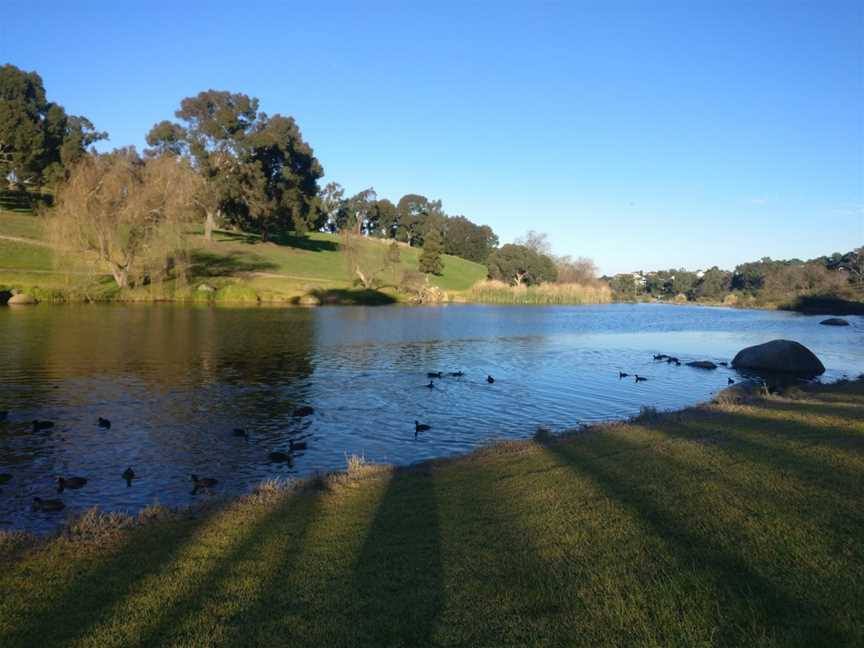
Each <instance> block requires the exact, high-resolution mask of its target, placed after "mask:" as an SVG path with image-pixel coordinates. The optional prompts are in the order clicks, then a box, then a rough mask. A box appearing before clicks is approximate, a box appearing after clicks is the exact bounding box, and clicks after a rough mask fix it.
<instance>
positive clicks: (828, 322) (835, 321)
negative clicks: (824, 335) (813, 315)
mask: <svg viewBox="0 0 864 648" xmlns="http://www.w3.org/2000/svg"><path fill="white" fill-rule="evenodd" d="M819 323H820V324H822V325H823V326H849V322H847V321H846V320H845V319H843V318H842V317H829V318H828V319H824V320H822V321H821V322H819Z"/></svg>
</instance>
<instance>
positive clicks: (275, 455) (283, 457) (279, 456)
mask: <svg viewBox="0 0 864 648" xmlns="http://www.w3.org/2000/svg"><path fill="white" fill-rule="evenodd" d="M267 457H268V458H269V459H270V461H274V462H277V463H282V462H285V461H287V462H289V463H290V462H291V455H290V454H288V453H286V452H279V451H278V450H276V451H273V452H271V453H270V454H268V455H267Z"/></svg>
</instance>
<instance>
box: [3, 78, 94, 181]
mask: <svg viewBox="0 0 864 648" xmlns="http://www.w3.org/2000/svg"><path fill="white" fill-rule="evenodd" d="M107 137H108V134H107V133H102V132H98V131H96V129H95V128H94V126H93V123H92V122H91V121H90V120H89V119H87V118H86V117H82V116H79V115H68V114H67V113H66V111H65V109H64V108H63V106H61V105H59V104H57V103H53V102H51V101H48V99H47V95H46V93H45V87H44V85H43V83H42V77H40V76H39V75H38V74H37V73H36V72H24V71H23V70H20V69H19V68H17V67H15V66H14V65H8V64H7V65H3V66H2V67H0V177H3V178H5V179H6V180H7V181H9V182H11V183H12V184H17V185H23V186H26V185H34V186H39V185H42V184H44V183H49V184H56V183H58V182H60V181H62V180H64V179H65V178H66V177H67V176H68V174H69V171H70V170H71V169H72V167H73V166H74V165H75V163H76V162H78V161H79V160H80V159H81V157H82V156H83V155H84V153H85V151H86V150H87V149H88V147H90V146H91V145H93V144H94V143H95V142H97V141H99V140H102V139H106V138H107Z"/></svg>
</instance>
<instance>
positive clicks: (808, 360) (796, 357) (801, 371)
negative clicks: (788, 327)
mask: <svg viewBox="0 0 864 648" xmlns="http://www.w3.org/2000/svg"><path fill="white" fill-rule="evenodd" d="M732 366H733V367H735V368H736V369H750V370H752V371H757V372H758V371H761V372H769V373H790V374H797V375H802V376H818V375H820V374H823V373H825V366H824V365H823V364H822V362H820V360H819V358H817V357H816V355H815V354H814V353H813V352H812V351H811V350H810V349H808V348H807V347H805V346H804V345H803V344H800V343H798V342H795V341H794V340H771V341H770V342H765V344H757V345H756V346H751V347H747V348H746V349H741V351H739V352H738V353H737V354H736V355H735V357H734V358H733V359H732Z"/></svg>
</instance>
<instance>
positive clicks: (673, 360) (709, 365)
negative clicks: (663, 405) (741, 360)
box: [618, 353, 735, 385]
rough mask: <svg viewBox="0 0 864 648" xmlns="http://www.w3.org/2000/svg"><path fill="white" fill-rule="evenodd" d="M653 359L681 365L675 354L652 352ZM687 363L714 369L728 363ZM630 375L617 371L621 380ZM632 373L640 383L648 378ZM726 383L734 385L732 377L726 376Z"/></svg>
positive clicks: (705, 361) (692, 365)
mask: <svg viewBox="0 0 864 648" xmlns="http://www.w3.org/2000/svg"><path fill="white" fill-rule="evenodd" d="M654 360H655V361H658V362H665V363H666V364H670V365H675V366H676V367H680V366H681V361H680V360H679V359H678V358H676V357H675V356H671V355H667V354H665V353H655V354H654ZM687 365H688V366H691V367H697V368H699V369H716V368H717V366H722V367H728V366H729V363H728V362H725V361H721V362H718V363H717V364H716V365H715V364H714V363H713V362H709V361H707V360H699V361H696V362H688V363H687ZM630 375H631V374H629V373H626V372H624V371H619V372H618V380H623V379H624V378H629V377H630ZM632 375H633V378H634V381H633V382H637V383H640V382H646V381H647V380H648V378H646V377H645V376H640V375H639V374H637V373H634V374H632ZM726 384H727V385H734V384H735V381H734V380H733V379H732V378H727V379H726Z"/></svg>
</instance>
